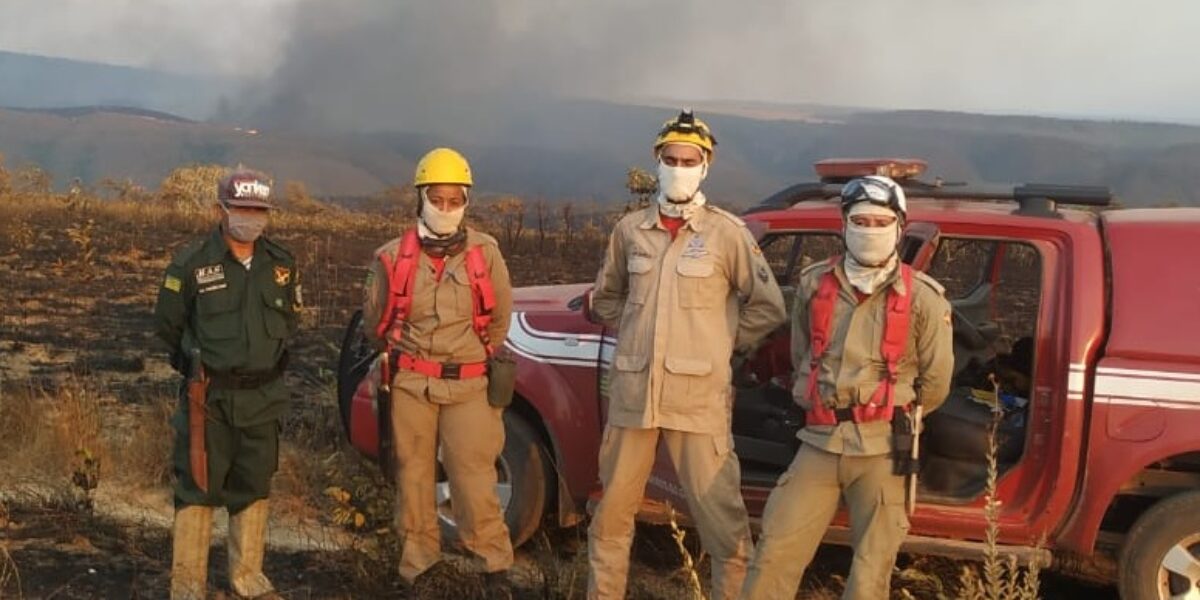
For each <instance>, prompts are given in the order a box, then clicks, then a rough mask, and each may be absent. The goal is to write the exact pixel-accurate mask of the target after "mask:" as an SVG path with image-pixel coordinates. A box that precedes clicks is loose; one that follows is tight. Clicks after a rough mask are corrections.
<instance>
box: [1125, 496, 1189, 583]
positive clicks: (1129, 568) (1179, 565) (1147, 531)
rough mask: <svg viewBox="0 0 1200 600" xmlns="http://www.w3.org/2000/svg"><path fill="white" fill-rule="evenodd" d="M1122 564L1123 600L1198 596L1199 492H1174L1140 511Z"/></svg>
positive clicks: (1126, 543) (1126, 541) (1129, 536)
mask: <svg viewBox="0 0 1200 600" xmlns="http://www.w3.org/2000/svg"><path fill="white" fill-rule="evenodd" d="M1118 564H1119V565H1120V578H1119V587H1120V591H1121V598H1123V599H1125V600H1159V599H1166V598H1192V597H1196V596H1197V595H1200V492H1186V493H1182V494H1178V495H1176V496H1172V497H1170V498H1167V499H1165V500H1162V501H1161V502H1159V503H1158V504H1155V505H1154V506H1152V507H1150V509H1149V510H1147V511H1146V512H1145V513H1144V514H1142V516H1141V517H1139V518H1138V520H1137V522H1136V523H1134V524H1133V527H1132V528H1131V529H1130V530H1129V533H1128V534H1127V535H1126V536H1125V543H1124V545H1123V546H1122V547H1121V556H1120V561H1119V563H1118Z"/></svg>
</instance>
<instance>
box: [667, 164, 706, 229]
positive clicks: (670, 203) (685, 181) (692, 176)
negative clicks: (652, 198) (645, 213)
mask: <svg viewBox="0 0 1200 600" xmlns="http://www.w3.org/2000/svg"><path fill="white" fill-rule="evenodd" d="M707 176H708V163H704V164H701V165H699V166H695V167H668V166H667V165H664V164H663V163H661V162H660V163H658V210H659V212H660V213H662V214H663V215H665V216H668V217H673V218H676V219H685V220H686V219H691V218H692V215H695V214H696V211H697V210H700V207H702V206H704V203H705V202H706V201H707V200H706V199H705V198H704V192H701V191H700V182H701V181H704V178H705V177H707Z"/></svg>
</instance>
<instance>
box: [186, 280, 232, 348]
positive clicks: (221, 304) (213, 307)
mask: <svg viewBox="0 0 1200 600" xmlns="http://www.w3.org/2000/svg"><path fill="white" fill-rule="evenodd" d="M241 333H242V315H241V311H239V310H238V298H237V296H235V295H234V293H233V291H232V290H230V289H228V288H224V289H217V290H213V291H210V292H203V293H200V294H199V295H198V296H197V297H196V335H197V336H199V337H200V339H201V340H229V339H233V338H236V337H238V336H239V335H241Z"/></svg>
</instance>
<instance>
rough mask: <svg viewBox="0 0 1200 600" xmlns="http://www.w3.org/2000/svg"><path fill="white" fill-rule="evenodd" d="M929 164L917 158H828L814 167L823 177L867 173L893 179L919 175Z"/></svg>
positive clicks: (844, 176) (842, 177) (841, 178)
mask: <svg viewBox="0 0 1200 600" xmlns="http://www.w3.org/2000/svg"><path fill="white" fill-rule="evenodd" d="M927 166H929V165H928V163H926V162H925V161H923V160H920V159H917V158H828V159H825V160H820V161H817V162H816V163H815V164H814V165H813V168H815V169H816V170H817V175H820V176H821V179H830V180H845V179H853V178H855V177H864V176H866V175H884V176H887V177H891V178H892V179H909V178H912V177H918V176H920V175H921V174H922V173H924V172H925V168H926V167H927Z"/></svg>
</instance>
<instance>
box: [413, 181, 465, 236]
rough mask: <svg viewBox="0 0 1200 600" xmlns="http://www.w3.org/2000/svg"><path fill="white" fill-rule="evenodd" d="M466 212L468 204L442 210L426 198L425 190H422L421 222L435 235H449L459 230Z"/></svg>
mask: <svg viewBox="0 0 1200 600" xmlns="http://www.w3.org/2000/svg"><path fill="white" fill-rule="evenodd" d="M466 212H467V205H466V204H463V205H462V206H460V207H458V208H456V209H454V210H440V209H438V207H436V206H434V205H433V203H431V202H430V201H429V200H427V199H426V198H425V190H424V189H422V190H421V222H422V223H424V224H425V227H426V228H427V229H429V231H430V232H432V233H433V234H434V235H438V236H448V235H451V234H453V233H454V232H456V231H458V226H459V225H461V224H462V220H463V216H464V215H465V214H466Z"/></svg>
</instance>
